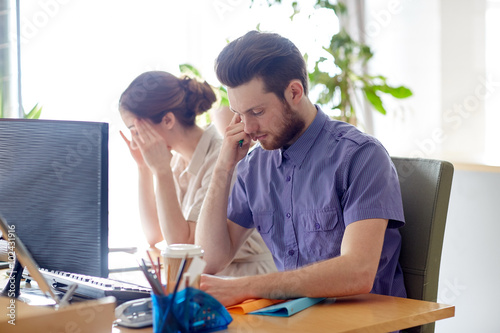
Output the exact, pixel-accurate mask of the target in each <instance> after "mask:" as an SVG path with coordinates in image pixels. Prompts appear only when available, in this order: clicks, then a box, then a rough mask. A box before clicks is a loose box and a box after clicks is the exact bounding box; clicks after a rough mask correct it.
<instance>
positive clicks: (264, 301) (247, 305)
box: [226, 298, 286, 314]
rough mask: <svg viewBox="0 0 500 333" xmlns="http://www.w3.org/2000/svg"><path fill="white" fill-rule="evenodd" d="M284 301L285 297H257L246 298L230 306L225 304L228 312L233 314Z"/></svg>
mask: <svg viewBox="0 0 500 333" xmlns="http://www.w3.org/2000/svg"><path fill="white" fill-rule="evenodd" d="M284 301H286V300H285V299H268V298H259V299H247V300H246V301H244V302H242V303H240V304H235V305H231V306H227V307H226V309H227V311H228V312H229V313H234V314H247V313H249V312H252V311H255V310H259V309H262V308H267V307H268V306H271V305H274V304H278V303H283V302H284Z"/></svg>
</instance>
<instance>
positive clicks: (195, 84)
mask: <svg viewBox="0 0 500 333" xmlns="http://www.w3.org/2000/svg"><path fill="white" fill-rule="evenodd" d="M181 82H182V85H183V86H184V87H185V89H186V97H185V101H186V107H187V109H188V110H192V111H193V112H194V113H195V114H196V115H200V114H202V113H204V112H206V111H208V110H210V108H211V107H212V105H213V104H214V102H215V101H216V100H217V96H216V95H215V92H214V90H213V88H212V86H210V85H209V84H208V83H207V82H206V81H204V82H200V81H198V80H196V79H193V78H190V77H189V76H185V77H183V78H181Z"/></svg>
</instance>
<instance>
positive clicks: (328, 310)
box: [0, 270, 455, 333]
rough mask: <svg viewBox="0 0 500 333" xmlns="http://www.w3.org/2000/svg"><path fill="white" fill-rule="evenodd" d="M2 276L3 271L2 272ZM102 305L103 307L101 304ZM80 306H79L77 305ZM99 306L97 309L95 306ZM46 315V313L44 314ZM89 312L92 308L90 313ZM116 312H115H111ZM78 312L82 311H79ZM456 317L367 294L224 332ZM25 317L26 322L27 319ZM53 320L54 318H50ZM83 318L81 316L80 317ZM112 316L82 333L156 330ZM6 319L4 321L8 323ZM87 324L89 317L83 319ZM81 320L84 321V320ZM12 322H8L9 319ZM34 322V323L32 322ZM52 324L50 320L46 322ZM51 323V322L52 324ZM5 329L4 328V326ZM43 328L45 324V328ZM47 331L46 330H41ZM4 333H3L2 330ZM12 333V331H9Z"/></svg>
mask: <svg viewBox="0 0 500 333" xmlns="http://www.w3.org/2000/svg"><path fill="white" fill-rule="evenodd" d="M0 273H2V271H1V270H0ZM5 282H6V278H5V277H4V276H2V278H0V283H1V287H3V286H4V284H5ZM8 301H9V299H8V298H4V297H2V298H0V306H1V308H0V315H2V317H5V318H7V317H6V316H4V315H3V313H4V312H3V311H7V308H6V306H7V305H8V304H9V303H8ZM101 303H103V302H102V301H101ZM77 304H78V303H77ZM17 305H18V309H19V310H20V312H19V313H18V314H19V317H18V318H17V319H19V320H22V318H23V317H25V316H24V315H23V311H26V312H25V313H27V314H28V313H29V316H26V317H32V318H34V317H39V318H42V317H43V316H45V315H48V314H49V313H48V312H47V310H48V309H46V308H44V309H40V308H39V307H36V309H35V307H32V306H29V305H26V304H20V303H18V304H17ZM92 306H95V305H92ZM100 306H102V307H103V308H104V306H105V307H106V309H108V310H106V311H109V307H108V306H107V305H103V304H100ZM95 309H96V311H93V312H92V313H94V314H98V313H103V311H101V310H99V311H97V307H96V308H95ZM44 311H45V312H44ZM84 311H85V310H82V311H79V313H80V314H82V313H85V312H84ZM86 311H87V312H89V310H88V308H87V310H86ZM111 311H112V310H111ZM77 312H78V311H77ZM454 315H455V307H454V306H451V305H444V304H438V303H434V302H424V301H417V300H412V299H406V298H398V297H390V296H382V295H374V294H364V295H358V296H351V297H342V298H337V299H336V300H330V299H327V300H325V301H323V302H321V303H318V304H316V305H314V306H312V307H310V308H308V309H305V310H304V311H301V312H299V313H297V314H295V315H293V316H291V317H288V318H283V317H271V316H260V315H236V314H231V316H232V317H233V322H232V323H231V324H230V325H229V327H228V329H227V330H225V331H220V332H238V333H241V332H271V333H273V332H283V331H284V330H286V332H287V333H294V332H300V333H303V332H332V333H335V332H367V331H368V332H390V331H396V330H401V329H404V328H408V327H413V326H419V325H423V324H427V323H431V322H435V321H437V320H440V319H445V318H450V317H453V316H454ZM26 317H25V318H26ZM47 317H50V316H47ZM80 317H81V316H80ZM108 317H109V316H105V320H103V321H101V322H102V323H106V324H105V325H106V326H107V327H109V329H107V328H105V327H103V329H102V330H95V327H94V328H92V329H91V330H90V331H86V330H85V329H84V330H82V331H81V332H82V333H84V332H89V333H95V332H111V331H112V332H113V333H146V332H148V333H149V332H152V331H153V330H152V328H151V327H149V328H144V329H127V328H122V327H119V326H113V327H112V328H111V327H110V326H111V325H110V324H109V323H110V320H109V319H108ZM5 318H2V319H4V320H5ZM82 318H83V320H87V317H86V316H83V317H82ZM82 318H80V319H82ZM7 319H8V318H7ZM28 320H29V321H30V319H28ZM45 320H49V318H45ZM49 321H50V320H49ZM5 324H6V323H5V322H2V320H0V327H3V328H5V327H10V326H6V325H5ZM2 325H3V326H2ZM42 325H43V324H42ZM39 328H40V331H43V328H45V327H39ZM0 331H2V332H3V330H2V329H0ZM6 332H8V331H6Z"/></svg>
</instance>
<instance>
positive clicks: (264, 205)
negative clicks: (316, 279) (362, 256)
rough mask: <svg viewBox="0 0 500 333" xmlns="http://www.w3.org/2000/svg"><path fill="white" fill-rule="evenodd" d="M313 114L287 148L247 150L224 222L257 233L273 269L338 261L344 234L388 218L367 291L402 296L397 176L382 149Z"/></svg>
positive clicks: (350, 129)
mask: <svg viewBox="0 0 500 333" xmlns="http://www.w3.org/2000/svg"><path fill="white" fill-rule="evenodd" d="M317 109H318V113H317V115H316V117H315V119H314V121H313V122H312V124H311V125H310V126H309V128H307V130H306V131H305V132H304V133H303V134H302V135H301V137H300V138H299V139H298V140H297V141H296V142H295V143H294V144H293V145H291V146H290V147H289V148H288V149H286V150H282V149H277V150H271V151H266V150H264V149H262V148H261V147H259V146H258V147H256V148H255V149H253V150H252V151H251V152H250V153H249V154H248V155H247V156H246V157H245V158H244V159H243V160H242V161H241V162H240V163H239V164H238V179H237V181H236V183H235V185H234V187H233V190H232V192H231V195H230V198H229V205H228V218H229V219H230V220H231V221H233V222H235V223H237V224H239V225H241V226H243V227H246V228H257V230H258V231H259V232H260V234H261V235H262V238H263V239H264V241H265V243H266V244H267V246H268V247H269V249H270V251H271V253H272V254H273V257H274V261H275V263H276V267H277V268H278V270H292V269H296V268H299V267H302V266H305V265H308V264H311V263H314V262H317V261H322V260H326V259H330V258H333V257H336V256H339V255H340V246H341V243H342V238H343V235H344V231H345V228H346V227H347V226H348V225H349V224H350V223H354V222H356V221H359V220H363V219H371V218H383V219H388V220H389V224H388V228H387V230H386V234H385V239H384V246H383V249H382V255H381V259H380V263H379V268H378V272H377V276H376V278H375V283H374V286H373V289H372V292H373V293H377V294H385V295H393V296H403V297H404V296H406V292H405V288H404V283H403V275H402V272H401V268H400V266H399V263H398V258H399V252H400V247H401V236H400V234H399V231H398V230H397V228H398V227H400V226H402V225H403V224H404V215H403V207H402V202H401V192H400V188H399V181H398V177H397V174H396V171H395V168H394V165H393V164H392V161H391V159H390V156H389V155H388V153H387V151H386V150H385V148H384V147H383V146H382V145H381V144H380V143H379V141H377V140H376V139H375V138H373V137H371V136H369V135H367V134H364V133H362V132H360V131H359V130H358V129H356V128H355V127H354V126H352V125H349V124H346V123H344V122H340V121H335V120H332V119H330V118H329V117H328V116H327V115H326V114H325V113H323V112H322V111H321V109H319V107H318V108H317Z"/></svg>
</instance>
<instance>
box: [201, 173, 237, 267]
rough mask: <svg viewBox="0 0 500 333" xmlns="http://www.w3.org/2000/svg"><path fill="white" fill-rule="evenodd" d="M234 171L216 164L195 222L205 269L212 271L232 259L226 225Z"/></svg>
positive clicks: (232, 252)
mask: <svg viewBox="0 0 500 333" xmlns="http://www.w3.org/2000/svg"><path fill="white" fill-rule="evenodd" d="M233 171H234V169H233V170H230V171H226V170H224V169H222V168H218V167H217V166H216V167H215V169H214V172H213V174H212V179H211V181H210V186H209V188H208V191H207V196H206V198H205V200H204V201H203V205H202V208H201V212H200V216H199V219H198V223H197V225H196V233H195V243H196V244H199V245H200V246H201V247H202V249H203V250H204V251H205V253H204V259H205V261H206V262H207V266H206V269H205V272H206V273H210V274H215V273H217V272H219V271H220V270H222V269H223V268H224V267H225V266H226V265H228V264H229V262H230V261H231V260H232V259H233V254H234V251H233V249H232V242H231V238H230V235H229V231H228V226H227V203H228V196H229V191H230V186H231V178H232V174H233Z"/></svg>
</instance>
